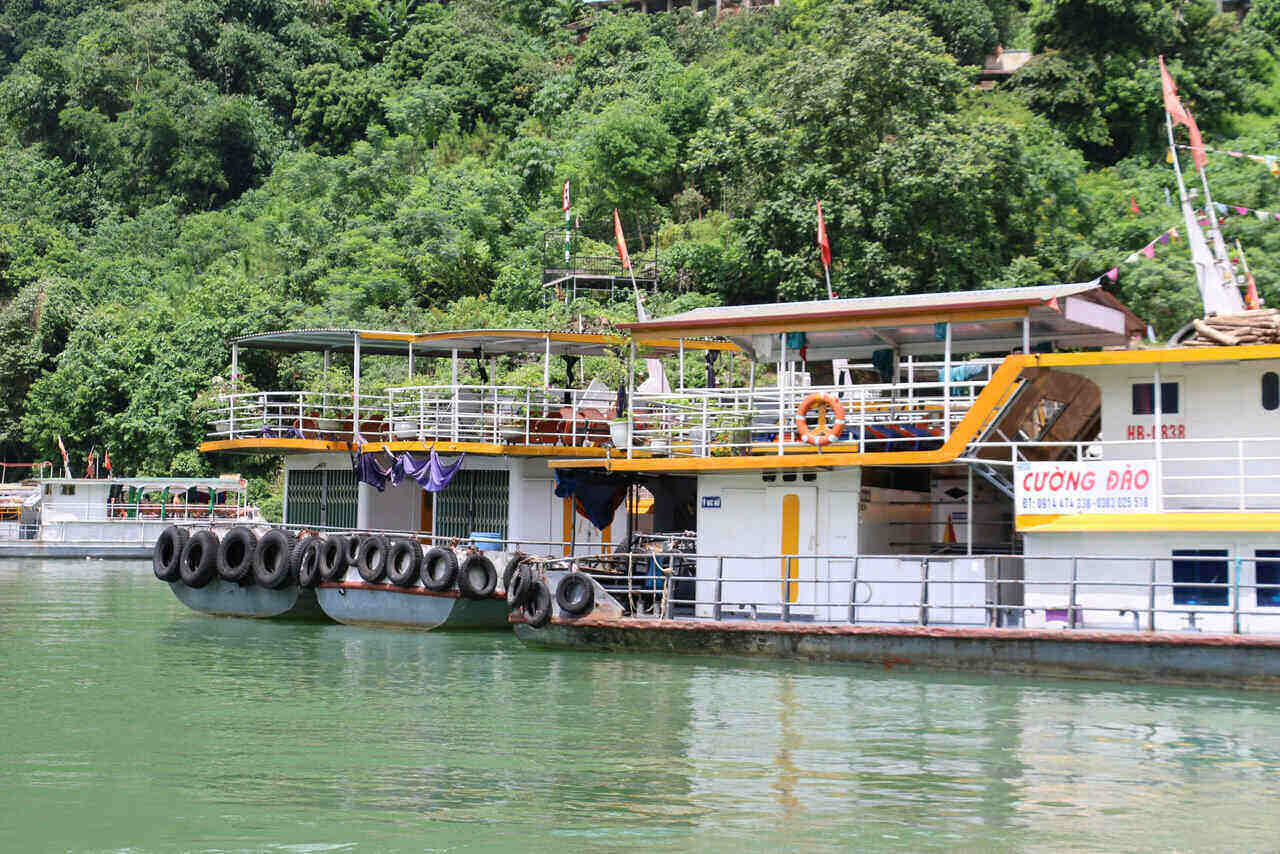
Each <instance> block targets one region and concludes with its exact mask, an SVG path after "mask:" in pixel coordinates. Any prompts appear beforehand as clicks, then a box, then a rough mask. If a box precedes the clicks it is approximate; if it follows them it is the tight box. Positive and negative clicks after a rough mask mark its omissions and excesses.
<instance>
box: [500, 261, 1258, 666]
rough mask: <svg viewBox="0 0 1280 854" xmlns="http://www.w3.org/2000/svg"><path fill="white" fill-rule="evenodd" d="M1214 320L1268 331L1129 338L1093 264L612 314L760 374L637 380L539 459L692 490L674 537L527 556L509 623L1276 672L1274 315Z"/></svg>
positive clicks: (862, 652)
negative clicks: (690, 523) (615, 549)
mask: <svg viewBox="0 0 1280 854" xmlns="http://www.w3.org/2000/svg"><path fill="white" fill-rule="evenodd" d="M1223 287H1224V288H1234V284H1227V285H1224V286H1223ZM1237 297H1238V293H1237ZM1210 322H1211V323H1216V324H1217V325H1218V326H1219V327H1221V328H1231V326H1230V325H1231V324H1236V328H1239V329H1242V330H1252V331H1251V332H1250V333H1249V334H1246V335H1241V336H1240V337H1244V338H1255V339H1257V338H1258V337H1259V336H1261V340H1266V341H1270V342H1274V343H1256V344H1238V345H1235V346H1220V345H1217V344H1215V343H1214V342H1213V341H1206V340H1204V339H1203V337H1199V338H1197V339H1196V340H1186V339H1187V335H1188V334H1189V333H1190V331H1192V330H1190V329H1189V330H1188V333H1184V334H1182V335H1181V336H1180V337H1179V339H1178V340H1175V341H1173V342H1170V343H1168V344H1164V345H1158V344H1155V343H1153V342H1150V341H1146V340H1143V339H1144V338H1146V337H1147V330H1148V327H1147V325H1146V323H1145V322H1143V321H1142V320H1141V319H1140V318H1138V317H1137V316H1136V315H1135V314H1134V313H1133V312H1132V311H1130V310H1129V309H1128V308H1126V307H1125V306H1123V305H1122V304H1120V303H1119V302H1118V301H1117V300H1116V299H1115V298H1114V297H1113V296H1111V295H1110V294H1108V293H1107V292H1106V291H1105V290H1104V289H1103V288H1102V287H1101V284H1100V283H1099V282H1098V281H1094V282H1088V283H1082V284H1070V285H1052V286H1042V287H1028V288H1017V289H1008V290H986V291H976V292H960V293H946V294H929V295H919V296H896V297H876V298H865V299H837V300H824V301H817V302H811V303H780V304H770V305H754V306H738V307H724V308H700V309H695V310H693V311H689V312H685V313H683V314H677V315H675V316H672V317H667V318H659V319H655V320H648V321H640V322H636V323H633V324H627V325H626V328H627V330H628V332H629V334H630V335H631V338H632V340H633V342H635V343H636V344H643V343H644V342H646V341H649V340H654V339H663V340H669V339H671V338H675V339H677V340H683V341H686V342H692V341H695V340H705V339H707V338H709V337H712V336H715V337H718V338H725V339H728V340H729V341H731V342H733V343H734V344H736V345H737V346H738V347H739V348H740V349H741V350H742V351H743V352H745V353H746V354H747V355H748V356H749V357H750V358H752V359H753V360H755V361H756V362H757V363H759V368H758V369H763V370H770V369H771V370H772V372H773V374H774V375H775V376H776V378H777V380H776V382H774V383H773V384H770V385H767V386H755V387H748V388H725V387H720V388H708V389H686V390H684V391H683V392H682V393H681V394H680V395H671V394H652V393H646V392H644V391H643V390H640V389H637V388H634V387H633V388H631V389H630V391H629V400H630V403H631V405H630V408H629V410H628V418H629V421H630V423H631V427H632V429H631V430H630V433H629V438H630V441H629V443H628V444H627V446H626V447H625V448H624V449H622V450H623V452H622V453H618V454H614V455H611V456H610V457H608V458H604V459H569V458H563V459H556V460H553V461H552V462H551V463H550V466H551V468H552V469H553V470H555V471H558V472H562V473H572V474H573V475H574V476H576V477H577V478H578V479H579V480H580V482H583V483H593V484H596V485H606V484H609V483H615V484H617V485H618V486H619V487H623V486H625V485H627V484H632V483H637V482H640V483H645V484H647V485H649V487H650V491H651V492H652V493H653V495H654V496H655V513H657V514H659V515H661V512H662V508H661V505H662V503H663V502H664V501H671V500H679V497H680V496H688V497H689V498H690V499H692V501H693V502H694V505H695V508H696V520H695V524H694V527H695V528H696V532H695V534H694V537H695V541H694V545H693V547H692V548H691V549H687V550H685V552H684V553H682V554H676V553H670V554H664V553H661V552H659V553H655V554H641V555H609V556H601V557H590V556H588V557H575V558H572V559H562V560H560V561H557V562H553V563H551V564H546V565H543V566H542V567H541V569H540V572H539V578H538V579H537V580H536V584H535V585H534V589H532V590H530V591H526V592H525V593H524V594H523V595H522V596H521V597H520V598H521V600H522V601H521V602H520V603H518V604H520V605H521V607H520V608H519V609H518V610H517V611H515V612H514V613H513V617H512V620H513V622H514V623H515V624H516V633H517V635H518V636H519V637H520V638H521V639H523V640H525V641H527V642H530V643H534V644H543V645H564V646H575V647H597V648H619V649H622V648H625V649H635V648H650V649H655V650H662V651H665V652H670V651H687V652H704V653H706V652H714V653H720V652H733V653H745V654H768V655H786V656H806V657H815V658H832V659H847V660H857V661H868V662H876V663H883V664H885V665H895V664H925V665H941V666H948V667H962V668H963V667H974V668H982V669H992V668H995V669H1000V668H1005V669H1009V670H1019V671H1029V672H1040V673H1050V674H1059V675H1082V674H1083V675H1092V674H1110V675H1120V676H1124V677H1126V678H1127V677H1139V678H1158V679H1175V680H1176V679H1185V680H1204V679H1209V680H1218V681H1227V682H1233V683H1240V684H1280V637H1277V635H1280V312H1274V311H1265V310H1262V311H1245V310H1236V311H1235V312H1233V313H1229V312H1222V313H1220V314H1216V315H1215V316H1213V317H1211V318H1210ZM1204 325H1205V324H1203V323H1202V324H1200V325H1199V326H1197V327H1196V329H1199V328H1200V327H1203V326H1204ZM1259 330H1261V331H1259ZM815 415H818V416H819V417H817V418H815ZM655 449H661V450H655ZM686 576H687V577H686ZM637 590H640V591H648V593H647V595H643V596H636V595H634V592H635V591H637Z"/></svg>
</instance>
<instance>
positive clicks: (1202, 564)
mask: <svg viewBox="0 0 1280 854" xmlns="http://www.w3.org/2000/svg"><path fill="white" fill-rule="evenodd" d="M1173 583H1174V584H1179V585H1181V584H1187V585H1194V584H1226V583H1227V550H1226V549H1174V550H1173ZM1227 598H1228V594H1227V588H1226V587H1175V588H1173V604H1175V605H1226V604H1227Z"/></svg>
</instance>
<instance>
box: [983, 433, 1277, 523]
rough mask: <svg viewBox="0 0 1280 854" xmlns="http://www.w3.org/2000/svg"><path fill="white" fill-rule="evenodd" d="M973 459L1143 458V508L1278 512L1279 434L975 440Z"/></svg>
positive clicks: (1005, 462) (1011, 462)
mask: <svg viewBox="0 0 1280 854" xmlns="http://www.w3.org/2000/svg"><path fill="white" fill-rule="evenodd" d="M984 451H988V452H990V451H994V453H987V454H985V455H984V454H983V452H984ZM979 458H981V460H980V461H981V462H983V463H987V464H992V465H997V466H1003V467H1006V469H1007V468H1008V467H1011V466H1016V465H1017V464H1018V463H1019V462H1024V461H1033V462H1034V461H1045V460H1056V461H1066V462H1130V461H1132V462H1146V463H1150V467H1151V469H1152V471H1153V481H1154V483H1153V490H1152V491H1153V505H1152V506H1151V507H1150V508H1147V509H1148V510H1149V512H1154V513H1159V512H1165V511H1224V510H1228V511H1251V510H1253V511H1257V510H1280V437H1224V438H1220V439H1219V438H1213V439H1160V440H1158V441H1157V440H1155V439H1141V440H1121V441H1101V440H1098V441H1082V442H975V443H973V444H972V445H970V446H969V448H968V449H967V451H966V459H968V460H971V461H979ZM1015 486H1016V484H1015Z"/></svg>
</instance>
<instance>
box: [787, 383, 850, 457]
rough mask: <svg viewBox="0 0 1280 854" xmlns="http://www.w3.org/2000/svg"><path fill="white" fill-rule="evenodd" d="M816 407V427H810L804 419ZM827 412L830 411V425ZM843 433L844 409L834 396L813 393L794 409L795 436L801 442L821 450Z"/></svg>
mask: <svg viewBox="0 0 1280 854" xmlns="http://www.w3.org/2000/svg"><path fill="white" fill-rule="evenodd" d="M815 406H816V407H818V426H817V427H810V426H809V421H808V419H807V418H806V417H805V416H807V415H808V414H809V410H810V409H813V408H814V407H815ZM827 410H830V411H831V415H832V419H831V423H830V424H828V423H827ZM842 433H844V407H843V406H841V405H840V401H839V400H838V399H837V398H836V396H835V395H834V394H827V393H825V392H814V393H813V394H811V395H809V396H808V397H806V398H805V399H804V400H802V401H800V406H799V408H797V409H796V435H798V436H799V437H800V441H801V442H805V443H807V444H810V445H813V446H815V447H818V448H821V447H822V446H823V445H830V444H831V443H832V442H834V441H835V440H836V439H839V438H840V435H841V434H842Z"/></svg>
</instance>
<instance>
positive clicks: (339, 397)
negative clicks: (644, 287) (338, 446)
mask: <svg viewBox="0 0 1280 854" xmlns="http://www.w3.org/2000/svg"><path fill="white" fill-rule="evenodd" d="M611 398H612V395H610V394H608V393H604V394H602V393H601V392H600V391H599V390H590V391H587V390H583V389H560V388H549V389H531V388H526V387H523V386H500V385H431V386H404V387H400V388H392V389H388V390H387V391H386V392H384V393H382V394H376V395H364V394H362V395H361V396H360V420H359V425H358V427H359V433H360V435H361V436H362V437H363V438H364V439H366V440H367V441H371V442H378V441H381V442H389V441H397V440H400V441H413V440H417V441H428V442H430V441H453V442H492V443H512V444H524V445H570V446H583V445H604V444H606V443H608V442H609V439H610V432H609V423H608V418H609V415H610V414H611V409H612V399H611ZM352 403H353V400H352V396H351V395H349V394H322V393H319V392H306V391H275V392H253V393H248V394H237V395H224V396H221V397H219V398H217V400H216V404H215V406H214V407H212V408H210V409H209V410H208V412H207V417H208V419H209V427H210V429H209V431H208V434H207V435H208V438H210V439H243V438H264V437H266V438H291V439H324V440H330V441H346V440H349V439H350V438H352V436H353V433H354V432H355V430H354V429H353V428H354V427H355V426H356V425H354V424H353V411H354V409H353V406H352Z"/></svg>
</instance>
